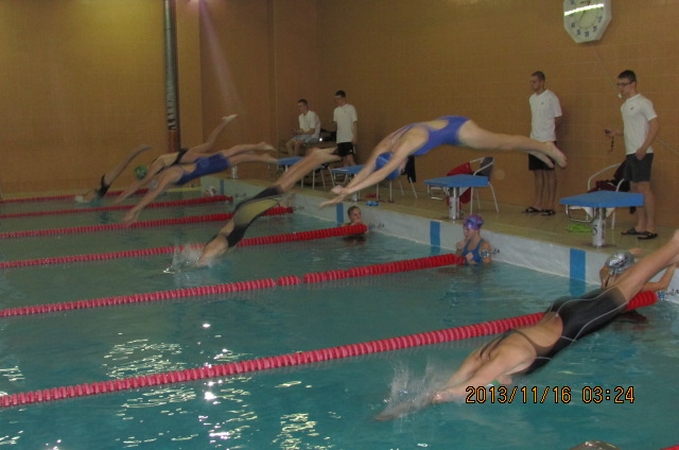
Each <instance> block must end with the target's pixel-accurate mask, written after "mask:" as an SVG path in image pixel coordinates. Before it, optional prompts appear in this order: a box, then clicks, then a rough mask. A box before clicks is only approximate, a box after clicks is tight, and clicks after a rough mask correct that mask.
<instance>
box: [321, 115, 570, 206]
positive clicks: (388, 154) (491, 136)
mask: <svg viewBox="0 0 679 450" xmlns="http://www.w3.org/2000/svg"><path fill="white" fill-rule="evenodd" d="M440 145H453V146H458V147H467V148H472V149H479V150H502V151H510V150H519V151H523V152H527V153H530V154H532V155H534V156H536V157H538V158H540V159H541V160H542V161H544V162H545V163H546V164H547V165H549V167H553V166H554V162H552V160H554V161H556V163H557V164H558V165H559V166H561V167H566V156H565V155H564V154H563V153H562V152H561V150H559V149H558V148H557V147H556V146H555V145H554V143H553V142H538V141H536V140H533V139H530V138H528V137H525V136H517V135H507V134H497V133H493V132H490V131H488V130H484V129H483V128H481V127H479V126H478V125H477V124H476V123H474V122H473V121H472V120H470V119H468V118H466V117H462V116H445V117H440V118H438V119H435V120H431V121H429V122H417V123H413V124H410V125H406V126H405V127H403V128H401V129H399V130H396V131H394V132H393V133H391V134H390V135H388V136H387V137H385V138H384V139H382V141H381V142H380V143H379V144H377V146H376V147H375V149H374V150H373V152H372V154H371V155H370V157H369V158H368V160H367V161H366V163H365V165H364V166H363V169H362V170H361V171H360V172H359V173H358V174H356V176H355V177H354V178H353V179H352V180H351V182H350V183H349V184H348V185H347V186H335V187H334V188H333V189H332V192H334V193H335V194H337V197H335V198H334V199H332V200H329V201H327V202H323V203H321V207H323V206H327V205H332V204H336V203H340V202H341V201H342V200H344V198H345V197H346V196H347V195H351V194H353V193H355V192H358V191H360V190H361V189H365V188H367V187H370V186H372V185H375V184H377V183H379V182H380V181H382V180H385V179H392V178H394V177H396V176H398V175H399V174H400V173H401V172H402V171H403V169H404V168H405V164H406V161H407V160H408V157H409V156H410V155H415V156H418V155H423V154H425V153H427V152H429V150H431V149H433V148H435V147H438V146H440ZM550 158H551V159H550Z"/></svg>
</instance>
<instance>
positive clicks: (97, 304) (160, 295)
mask: <svg viewBox="0 0 679 450" xmlns="http://www.w3.org/2000/svg"><path fill="white" fill-rule="evenodd" d="M459 259H461V258H460V257H459V256H457V255H453V254H451V255H440V256H430V257H429V258H420V259H417V260H404V261H396V262H395V263H385V264H376V265H373V266H365V267H372V268H373V270H372V271H371V273H369V274H367V275H379V274H383V273H394V272H395V270H394V269H393V267H394V266H398V267H402V268H403V270H404V271H405V270H419V269H412V268H410V267H413V266H414V264H413V262H415V261H417V265H418V266H419V268H420V269H428V268H432V267H440V266H445V265H451V264H456V263H457V262H458V260H459ZM422 260H430V261H428V262H425V261H422ZM379 267H385V268H388V269H385V270H380V269H379ZM324 273H325V272H323V273H322V274H324ZM322 274H321V275H319V276H323V275H322ZM306 279H307V276H306V275H305V276H304V278H303V280H304V282H305V283H315V282H319V281H324V280H320V279H318V280H317V279H312V281H307V280H306ZM325 279H328V278H327V277H326V278H325ZM279 280H280V281H281V286H291V285H295V284H300V283H301V280H300V279H299V278H297V277H296V276H294V275H293V276H288V277H281V278H279ZM242 283H246V284H247V286H248V287H250V286H254V287H251V288H249V289H239V288H237V287H238V286H241V284H242ZM277 285H278V284H277V283H276V282H275V281H273V280H269V279H265V280H250V281H240V282H237V283H225V284H216V285H209V286H200V287H194V288H184V289H176V290H169V291H157V292H147V293H145V294H132V295H122V296H115V297H104V298H98V299H90V300H76V301H71V302H61V303H49V304H43V305H32V306H21V307H16V308H7V309H2V310H0V318H1V317H13V316H26V315H31V314H46V313H51V312H58V311H70V310H74V309H88V308H101V307H104V306H117V305H125V304H131V303H145V302H153V301H159V300H169V299H178V298H186V297H200V296H204V295H214V294H224V293H229V292H238V291H241V290H250V289H257V288H259V289H263V288H271V287H274V286H277ZM234 286H236V287H234Z"/></svg>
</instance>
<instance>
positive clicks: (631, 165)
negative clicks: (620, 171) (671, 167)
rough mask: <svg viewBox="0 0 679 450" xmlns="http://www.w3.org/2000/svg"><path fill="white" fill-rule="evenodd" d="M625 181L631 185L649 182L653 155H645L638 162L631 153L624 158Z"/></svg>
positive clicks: (635, 156)
mask: <svg viewBox="0 0 679 450" xmlns="http://www.w3.org/2000/svg"><path fill="white" fill-rule="evenodd" d="M625 162H626V163H627V164H625V180H627V181H631V182H632V183H638V182H643V181H651V166H652V165H653V153H646V154H645V155H644V158H643V159H642V160H641V161H639V160H638V159H637V155H636V154H634V153H632V154H631V155H627V156H625Z"/></svg>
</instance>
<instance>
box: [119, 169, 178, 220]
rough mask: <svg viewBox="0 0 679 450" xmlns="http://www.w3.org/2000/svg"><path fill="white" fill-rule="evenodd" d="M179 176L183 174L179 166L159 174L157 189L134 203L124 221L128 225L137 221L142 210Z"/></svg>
mask: <svg viewBox="0 0 679 450" xmlns="http://www.w3.org/2000/svg"><path fill="white" fill-rule="evenodd" d="M172 169H177V170H172ZM179 176H181V169H179V168H177V167H173V168H171V169H167V170H165V171H164V172H162V173H161V174H160V175H159V176H158V185H157V186H156V187H155V189H153V190H151V191H148V192H147V193H146V195H144V196H143V197H142V198H141V200H139V203H137V204H136V205H134V206H133V207H132V209H130V210H129V211H128V212H127V214H125V216H124V217H123V219H122V222H123V223H125V224H128V225H129V224H131V223H134V222H136V221H137V219H138V217H139V213H140V212H141V210H142V209H144V208H145V207H146V206H147V205H148V204H149V203H151V202H152V201H153V200H155V199H156V197H158V196H159V195H160V194H162V193H163V192H164V191H165V189H167V187H168V186H169V185H171V184H172V183H174V182H175V181H177V179H179Z"/></svg>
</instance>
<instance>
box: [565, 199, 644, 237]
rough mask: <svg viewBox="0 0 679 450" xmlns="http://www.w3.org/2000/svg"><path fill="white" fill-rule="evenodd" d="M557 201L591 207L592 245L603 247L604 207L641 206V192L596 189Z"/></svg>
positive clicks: (604, 230)
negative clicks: (592, 215)
mask: <svg viewBox="0 0 679 450" xmlns="http://www.w3.org/2000/svg"><path fill="white" fill-rule="evenodd" d="M559 203H561V204H562V205H566V206H579V207H582V208H592V209H593V211H594V221H593V224H592V245H593V246H595V247H603V246H604V245H606V208H628V207H631V206H643V205H644V196H643V194H636V193H632V192H617V191H596V192H588V193H587V194H581V195H575V196H573V197H565V198H562V199H561V200H560V201H559Z"/></svg>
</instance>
